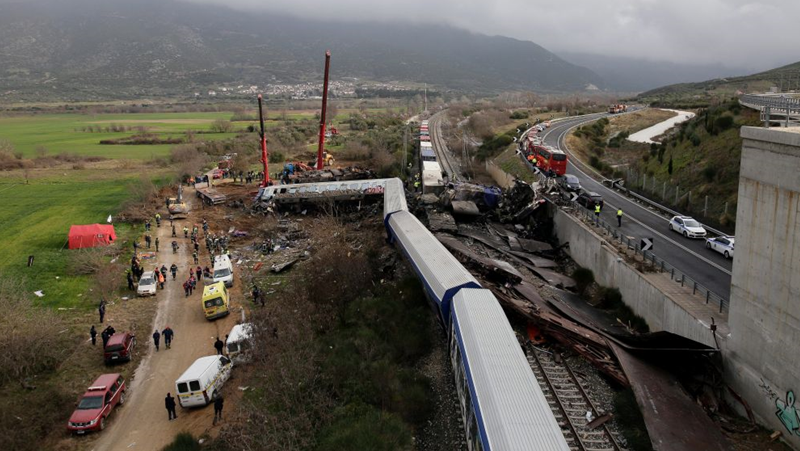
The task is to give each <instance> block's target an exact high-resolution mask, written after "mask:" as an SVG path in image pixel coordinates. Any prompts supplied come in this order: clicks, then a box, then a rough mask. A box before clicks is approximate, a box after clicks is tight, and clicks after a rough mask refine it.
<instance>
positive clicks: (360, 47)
mask: <svg viewBox="0 0 800 451" xmlns="http://www.w3.org/2000/svg"><path fill="white" fill-rule="evenodd" d="M0 7H1V8H2V11H3V13H2V14H0V101H3V100H9V99H14V98H22V99H37V100H41V99H42V98H45V97H48V96H52V97H55V98H59V99H82V100H86V99H95V98H98V99H99V98H132V97H137V96H147V95H190V93H191V92H193V91H196V90H201V89H204V88H206V87H212V86H218V85H220V84H226V83H238V84H245V85H250V84H252V85H260V86H263V85H265V84H267V83H285V84H293V83H302V82H305V81H319V80H321V77H322V75H321V72H322V68H323V67H322V66H323V62H324V57H323V55H324V52H325V50H326V49H330V50H331V52H332V54H333V57H332V65H331V76H332V77H333V78H337V77H339V78H344V77H352V78H358V79H361V80H370V81H404V82H415V83H423V82H424V83H428V84H430V85H433V86H434V87H436V88H437V89H439V90H458V91H465V92H475V93H491V92H499V91H503V90H534V91H537V92H574V91H583V90H586V89H587V88H590V89H595V88H599V89H603V88H604V87H605V84H604V81H603V79H602V78H601V77H600V76H598V75H597V74H596V73H594V72H592V71H591V70H589V69H586V68H584V67H581V66H578V65H575V64H571V63H568V62H566V61H564V60H563V59H561V58H559V57H558V56H556V55H555V54H553V53H551V52H549V51H547V50H546V49H544V48H542V47H541V46H539V45H537V44H534V43H532V42H528V41H520V40H515V39H510V38H506V37H500V36H486V35H481V34H476V33H471V32H469V31H466V30H461V29H456V28H452V27H448V26H431V25H422V24H417V25H415V24H407V23H404V22H396V23H342V22H327V21H315V20H311V19H300V18H294V17H287V16H277V15H273V14H268V13H242V12H240V11H234V10H232V9H228V8H225V7H219V6H212V5H204V4H195V3H191V4H190V3H182V2H179V1H175V0H161V1H158V0H137V1H135V2H134V1H122V0H70V1H68V2H67V1H61V0H34V1H32V2H31V1H23V0H0Z"/></svg>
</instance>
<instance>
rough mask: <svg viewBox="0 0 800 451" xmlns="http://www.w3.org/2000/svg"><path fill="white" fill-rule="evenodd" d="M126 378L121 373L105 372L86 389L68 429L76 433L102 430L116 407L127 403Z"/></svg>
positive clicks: (68, 424)
mask: <svg viewBox="0 0 800 451" xmlns="http://www.w3.org/2000/svg"><path fill="white" fill-rule="evenodd" d="M125 389H126V386H125V378H124V377H122V375H121V374H104V375H102V376H100V377H98V378H97V380H96V381H94V383H93V384H92V385H91V386H90V387H89V388H87V389H86V393H84V394H83V396H82V397H81V399H80V401H79V402H78V407H77V408H76V409H75V411H74V412H72V416H70V417H69V422H68V423H67V430H69V431H70V432H73V433H75V434H85V433H87V432H91V431H102V430H103V429H105V427H106V418H108V416H109V415H111V412H112V411H113V410H114V407H116V406H117V405H122V404H124V403H125Z"/></svg>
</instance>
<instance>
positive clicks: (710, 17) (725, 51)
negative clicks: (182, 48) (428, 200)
mask: <svg viewBox="0 0 800 451" xmlns="http://www.w3.org/2000/svg"><path fill="white" fill-rule="evenodd" d="M184 1H191V2H202V3H216V4H222V5H227V6H230V7H233V8H241V9H261V10H271V11H276V12H282V13H288V14H291V15H296V16H301V17H308V18H317V19H324V18H329V19H339V20H375V19H378V20H384V21H409V22H423V21H425V22H434V23H435V22H438V23H441V22H446V23H449V24H451V25H454V26H457V27H459V28H465V29H468V30H472V31H475V32H478V33H484V34H490V35H503V36H508V37H512V38H517V39H523V40H530V41H533V42H536V43H537V44H539V45H542V46H543V47H545V48H547V49H548V50H551V51H554V52H556V53H558V52H559V51H567V52H587V53H599V54H605V55H614V56H630V57H645V58H649V59H653V60H664V61H672V62H681V63H721V64H724V65H726V66H730V67H737V68H748V69H753V70H760V69H767V68H772V67H776V66H779V65H783V64H788V63H791V62H796V61H799V60H800V26H798V19H800V0H765V1H760V2H759V1H748V0H561V1H559V0H550V1H541V0H403V1H397V0H393V1H386V0H290V1H279V2H275V1H269V0H184Z"/></svg>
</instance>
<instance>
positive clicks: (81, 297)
mask: <svg viewBox="0 0 800 451" xmlns="http://www.w3.org/2000/svg"><path fill="white" fill-rule="evenodd" d="M65 171H68V172H65V174H66V175H61V176H59V175H56V174H42V175H43V176H42V177H41V178H31V179H30V180H29V183H28V184H26V183H25V180H24V179H23V178H21V177H14V176H10V177H9V176H4V177H2V178H0V194H2V195H3V198H4V202H3V203H4V209H3V210H4V214H3V215H2V216H0V230H2V231H3V233H2V236H0V273H2V274H3V275H4V276H6V277H11V278H14V279H18V280H21V281H22V283H23V285H24V286H25V288H26V289H27V290H29V291H30V292H31V293H33V292H34V291H37V290H43V292H44V297H41V298H36V299H37V300H38V301H40V302H41V303H42V304H43V305H46V306H50V307H78V308H81V307H85V308H90V307H93V306H94V305H96V303H97V302H98V300H97V299H93V298H92V297H91V292H90V291H89V284H90V282H91V280H90V278H89V277H86V276H72V275H69V274H68V267H69V262H70V255H71V254H72V253H74V252H76V251H71V250H69V249H67V246H66V244H67V235H68V233H69V228H70V226H71V225H73V224H93V223H105V220H106V218H107V217H108V215H115V214H116V213H117V212H118V211H119V208H120V206H121V204H122V203H123V202H124V201H125V199H126V198H127V197H128V196H129V195H130V194H129V193H130V184H131V183H135V182H138V180H139V178H138V176H137V175H136V174H134V173H132V172H131V171H127V173H126V171H122V172H120V171H115V172H114V177H108V176H107V174H98V173H97V172H98V171H99V170H92V169H87V170H80V171H75V170H69V169H65ZM51 172H52V171H51ZM114 226H115V229H116V232H117V237H118V240H119V241H123V240H124V239H125V238H126V237H127V236H130V235H131V234H132V233H133V230H132V227H131V226H128V225H126V224H114ZM78 252H79V251H78ZM29 255H33V256H34V257H35V261H34V265H33V267H30V268H28V267H27V259H28V256H29Z"/></svg>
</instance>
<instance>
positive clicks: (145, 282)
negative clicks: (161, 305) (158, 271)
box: [136, 271, 158, 296]
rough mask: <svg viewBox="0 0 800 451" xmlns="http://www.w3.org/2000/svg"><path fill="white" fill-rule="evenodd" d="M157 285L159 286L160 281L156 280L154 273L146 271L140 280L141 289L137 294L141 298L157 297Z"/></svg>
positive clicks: (138, 289)
mask: <svg viewBox="0 0 800 451" xmlns="http://www.w3.org/2000/svg"><path fill="white" fill-rule="evenodd" d="M156 285H158V279H156V275H155V274H154V273H153V271H145V272H144V273H143V274H142V278H141V279H139V287H138V288H136V294H138V295H139V296H155V295H156Z"/></svg>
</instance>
